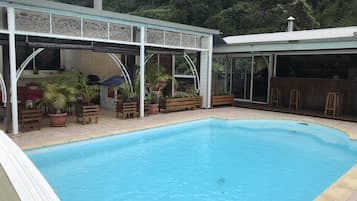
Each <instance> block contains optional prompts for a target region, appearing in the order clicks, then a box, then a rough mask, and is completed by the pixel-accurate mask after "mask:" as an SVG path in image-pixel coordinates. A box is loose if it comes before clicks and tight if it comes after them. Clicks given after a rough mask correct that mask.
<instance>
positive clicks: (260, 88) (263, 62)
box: [252, 56, 269, 102]
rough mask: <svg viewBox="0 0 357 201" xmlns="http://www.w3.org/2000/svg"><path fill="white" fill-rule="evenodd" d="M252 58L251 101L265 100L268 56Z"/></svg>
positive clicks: (267, 81) (266, 96)
mask: <svg viewBox="0 0 357 201" xmlns="http://www.w3.org/2000/svg"><path fill="white" fill-rule="evenodd" d="M253 58H254V62H253V77H252V82H253V88H252V91H253V94H252V101H255V102H267V100H268V83H269V57H267V56H255V57H253Z"/></svg>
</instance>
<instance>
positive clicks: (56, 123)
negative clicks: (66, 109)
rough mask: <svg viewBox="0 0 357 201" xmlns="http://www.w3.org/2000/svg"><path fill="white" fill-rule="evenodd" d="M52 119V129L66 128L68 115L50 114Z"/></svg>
mask: <svg viewBox="0 0 357 201" xmlns="http://www.w3.org/2000/svg"><path fill="white" fill-rule="evenodd" d="M48 116H49V117H50V126H52V127H65V126H66V116H67V113H61V114H48Z"/></svg>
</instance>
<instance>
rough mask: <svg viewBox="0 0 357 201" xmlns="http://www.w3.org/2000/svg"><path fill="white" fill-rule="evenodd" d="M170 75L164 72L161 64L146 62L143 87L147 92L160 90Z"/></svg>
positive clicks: (165, 84)
mask: <svg viewBox="0 0 357 201" xmlns="http://www.w3.org/2000/svg"><path fill="white" fill-rule="evenodd" d="M171 79H172V77H171V76H170V75H169V74H167V73H166V69H165V68H164V67H163V66H157V63H156V62H150V61H149V62H148V63H147V64H146V66H145V87H146V89H147V92H149V93H151V92H153V91H157V92H158V91H161V90H162V89H164V88H165V87H166V86H167V82H168V81H169V80H171Z"/></svg>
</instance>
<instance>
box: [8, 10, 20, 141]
mask: <svg viewBox="0 0 357 201" xmlns="http://www.w3.org/2000/svg"><path fill="white" fill-rule="evenodd" d="M7 24H8V29H9V61H10V83H11V91H10V93H11V100H10V101H11V112H12V133H13V134H14V135H16V134H18V133H19V124H18V111H17V109H18V108H17V81H16V46H15V9H14V8H11V7H8V8H7Z"/></svg>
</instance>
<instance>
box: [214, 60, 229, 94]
mask: <svg viewBox="0 0 357 201" xmlns="http://www.w3.org/2000/svg"><path fill="white" fill-rule="evenodd" d="M231 68H232V58H229V57H225V56H222V57H220V56H217V57H214V58H213V62H212V94H213V95H222V94H229V93H230V92H231V87H230V83H231V82H230V80H231V78H230V77H231Z"/></svg>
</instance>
